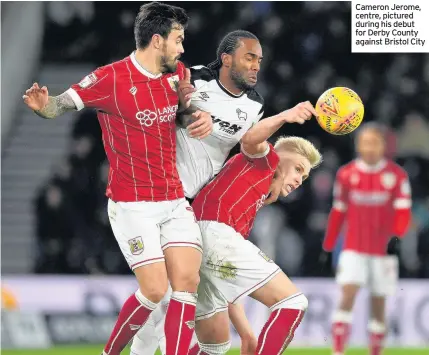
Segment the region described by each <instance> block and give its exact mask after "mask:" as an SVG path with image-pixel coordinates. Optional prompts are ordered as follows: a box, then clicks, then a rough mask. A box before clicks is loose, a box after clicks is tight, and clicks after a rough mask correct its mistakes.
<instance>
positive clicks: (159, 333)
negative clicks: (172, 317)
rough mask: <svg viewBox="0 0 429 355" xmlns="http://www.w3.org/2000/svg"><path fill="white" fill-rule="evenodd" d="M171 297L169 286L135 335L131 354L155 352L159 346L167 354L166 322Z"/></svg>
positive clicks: (146, 354)
mask: <svg viewBox="0 0 429 355" xmlns="http://www.w3.org/2000/svg"><path fill="white" fill-rule="evenodd" d="M170 298H171V287H168V291H167V293H166V294H165V296H164V298H163V299H162V300H161V302H160V303H159V304H158V306H157V307H156V309H155V310H154V311H153V312H152V313H151V315H150V317H149V320H148V321H147V323H146V324H145V325H144V326H143V327H142V328H141V329H140V330H139V331H138V332H137V334H136V335H135V336H134V338H133V342H132V344H131V351H130V354H131V355H150V354H155V351H156V349H158V346H159V349H160V351H161V353H162V354H163V355H165V334H164V324H165V315H166V313H167V308H168V304H169V303H170Z"/></svg>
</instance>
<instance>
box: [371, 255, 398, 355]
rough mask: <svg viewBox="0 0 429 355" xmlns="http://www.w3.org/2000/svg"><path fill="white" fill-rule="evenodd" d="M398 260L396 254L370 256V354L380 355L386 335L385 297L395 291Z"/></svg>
mask: <svg viewBox="0 0 429 355" xmlns="http://www.w3.org/2000/svg"><path fill="white" fill-rule="evenodd" d="M398 268H399V262H398V258H397V256H396V255H387V256H374V257H371V258H370V273H371V277H370V283H369V289H370V292H371V319H370V321H369V324H368V331H369V350H370V355H380V354H381V353H382V351H383V348H384V341H385V337H386V330H387V328H386V321H385V309H386V297H388V296H391V295H393V294H394V293H395V291H396V286H397V281H398Z"/></svg>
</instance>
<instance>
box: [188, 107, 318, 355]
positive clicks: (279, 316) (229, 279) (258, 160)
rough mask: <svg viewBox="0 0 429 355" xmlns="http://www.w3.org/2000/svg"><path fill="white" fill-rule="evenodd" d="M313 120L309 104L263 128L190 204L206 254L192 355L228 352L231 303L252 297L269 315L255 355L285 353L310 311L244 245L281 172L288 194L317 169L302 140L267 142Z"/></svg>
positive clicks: (288, 285) (266, 260)
mask: <svg viewBox="0 0 429 355" xmlns="http://www.w3.org/2000/svg"><path fill="white" fill-rule="evenodd" d="M312 114H315V111H314V108H313V106H312V105H311V104H310V103H309V102H305V103H300V104H298V105H297V106H295V107H294V108H292V109H290V110H288V111H285V112H283V113H281V114H279V115H277V116H274V117H271V118H267V119H264V120H262V121H260V122H258V123H257V124H256V125H255V126H254V127H253V128H251V129H250V130H249V131H248V132H247V133H246V135H245V136H244V137H243V139H242V141H241V153H239V154H237V155H235V156H234V157H232V158H231V159H230V160H229V161H228V162H227V163H226V164H225V166H224V168H223V169H222V171H221V172H220V173H219V174H218V175H217V176H216V178H214V179H213V180H212V181H211V182H210V183H209V184H208V185H206V186H205V187H204V188H203V189H202V190H201V191H200V192H199V193H198V195H197V196H196V198H195V200H194V202H193V203H192V207H193V208H194V211H195V215H196V217H197V220H198V223H199V225H200V228H201V233H202V236H203V246H204V248H203V262H202V264H201V270H200V276H201V282H200V285H199V295H198V302H197V314H196V326H195V328H196V334H197V337H198V341H199V342H198V343H197V344H196V345H195V346H194V347H193V348H192V349H191V350H190V353H189V354H190V355H197V354H200V355H215V354H216V355H218V354H219V355H221V354H225V353H226V352H227V351H228V349H229V347H230V338H229V337H230V333H229V327H228V323H229V319H228V314H227V307H228V303H233V304H234V303H236V302H237V301H239V300H240V299H241V298H243V297H245V296H247V295H250V296H251V297H252V298H254V299H256V300H258V301H260V302H261V303H263V304H265V305H266V306H267V307H269V308H270V310H271V315H270V317H269V319H268V321H267V322H266V324H265V326H264V327H263V329H262V331H261V334H260V335H259V339H258V346H257V349H256V352H255V353H257V354H261V355H273V354H281V353H282V352H283V350H284V349H285V348H286V347H287V346H288V345H289V343H290V342H291V340H292V338H293V336H294V332H295V329H296V328H297V327H298V325H299V324H300V322H301V319H302V317H303V316H304V313H305V311H306V309H307V306H308V301H307V298H306V297H305V296H304V295H303V294H302V293H301V292H299V290H298V289H297V288H296V286H295V285H294V284H293V283H292V282H291V281H290V280H289V278H288V277H287V276H286V275H285V274H284V273H283V272H282V271H281V269H280V268H279V267H278V266H277V265H276V264H275V263H274V262H273V261H272V260H270V259H269V258H268V257H266V256H265V254H264V253H263V252H262V251H261V250H260V249H259V248H257V247H256V246H255V245H254V244H252V243H251V242H249V241H248V240H246V239H247V237H248V236H249V233H250V231H251V229H252V226H253V223H254V220H255V217H256V213H257V211H258V210H259V209H260V208H261V207H262V206H263V205H264V201H265V199H266V197H267V195H268V192H269V187H270V184H271V182H272V179H273V177H274V173H275V171H276V169H277V170H278V171H279V172H280V174H279V177H278V178H281V179H282V182H283V186H284V188H285V190H286V191H287V193H291V192H292V191H294V190H295V189H297V188H298V187H299V186H301V184H302V182H303V180H305V179H306V178H307V177H308V176H309V174H310V170H311V169H312V168H314V167H316V166H317V165H318V164H319V163H320V161H321V155H320V153H319V152H318V151H317V149H316V148H315V147H314V146H313V145H312V144H311V143H310V142H309V141H307V140H305V139H303V138H299V137H286V138H285V137H283V138H280V139H279V140H277V142H276V144H275V146H274V147H273V146H272V145H271V144H269V143H268V142H267V141H266V140H267V139H268V138H269V137H270V136H271V135H272V134H274V133H275V132H276V131H277V130H278V129H279V128H280V127H282V125H283V124H284V123H286V122H289V123H292V122H300V123H301V122H302V121H305V120H308V119H310V118H311V115H312Z"/></svg>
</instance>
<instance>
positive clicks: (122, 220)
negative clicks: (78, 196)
mask: <svg viewBox="0 0 429 355" xmlns="http://www.w3.org/2000/svg"><path fill="white" fill-rule="evenodd" d="M107 208H108V214H109V220H110V225H111V227H112V230H113V234H114V235H115V238H116V240H117V242H118V244H119V247H120V248H121V251H122V254H123V255H124V257H125V259H126V260H127V263H128V265H129V266H130V268H131V270H134V269H135V268H137V267H140V266H143V265H147V264H152V263H156V262H162V261H164V252H163V251H164V250H165V249H166V248H168V247H172V246H188V247H192V248H196V249H198V250H199V251H201V252H202V243H201V233H200V228H199V227H198V224H197V223H196V220H195V215H194V211H193V210H192V208H191V206H190V205H189V203H188V201H186V200H185V199H184V198H181V199H178V200H172V201H160V202H146V201H141V202H113V201H112V200H109V203H108V206H107Z"/></svg>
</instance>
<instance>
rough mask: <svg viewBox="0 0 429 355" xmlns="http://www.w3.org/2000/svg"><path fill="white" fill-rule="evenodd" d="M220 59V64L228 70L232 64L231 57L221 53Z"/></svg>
mask: <svg viewBox="0 0 429 355" xmlns="http://www.w3.org/2000/svg"><path fill="white" fill-rule="evenodd" d="M221 59H222V64H223V65H224V66H225V67H226V68H229V67H230V66H231V64H232V55H230V54H227V53H223V54H222V56H221Z"/></svg>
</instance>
